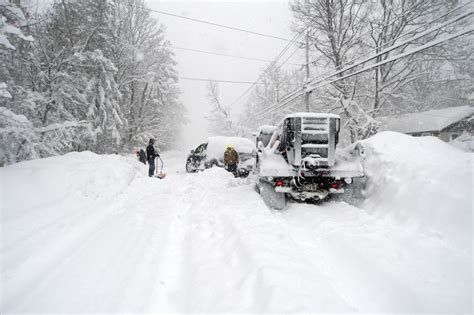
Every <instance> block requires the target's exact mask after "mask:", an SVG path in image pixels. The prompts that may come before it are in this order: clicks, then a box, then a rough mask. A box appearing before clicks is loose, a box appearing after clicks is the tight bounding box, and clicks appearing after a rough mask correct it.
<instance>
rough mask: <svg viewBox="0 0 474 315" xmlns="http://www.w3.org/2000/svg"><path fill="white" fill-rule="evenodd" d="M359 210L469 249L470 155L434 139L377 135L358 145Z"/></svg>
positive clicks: (392, 133)
mask: <svg viewBox="0 0 474 315" xmlns="http://www.w3.org/2000/svg"><path fill="white" fill-rule="evenodd" d="M361 142H362V144H363V146H364V150H365V162H364V166H365V173H366V177H367V180H368V181H367V185H366V190H365V195H366V197H367V200H366V201H365V202H364V204H363V205H362V207H363V208H365V209H367V210H369V211H371V212H373V213H374V214H375V215H380V216H383V215H389V216H391V217H393V218H395V219H396V220H397V221H398V222H400V223H403V224H406V225H407V226H411V227H414V228H421V229H423V230H425V232H427V233H435V234H438V236H439V237H440V238H449V239H450V240H451V241H453V243H454V244H456V243H457V244H459V245H460V246H461V248H465V249H470V248H471V242H472V239H471V230H472V155H471V154H469V153H465V152H462V151H460V150H458V149H456V148H453V147H452V146H450V145H448V144H446V143H444V142H442V141H441V140H439V139H437V138H434V137H421V138H417V137H411V136H407V135H404V134H400V133H396V132H382V133H379V134H377V135H375V136H373V137H371V138H369V139H367V140H364V141H361Z"/></svg>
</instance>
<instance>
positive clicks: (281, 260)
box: [0, 152, 472, 313]
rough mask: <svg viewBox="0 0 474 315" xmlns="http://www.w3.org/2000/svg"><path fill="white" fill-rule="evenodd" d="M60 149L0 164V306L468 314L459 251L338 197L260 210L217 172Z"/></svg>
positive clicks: (249, 184)
mask: <svg viewBox="0 0 474 315" xmlns="http://www.w3.org/2000/svg"><path fill="white" fill-rule="evenodd" d="M163 159H164V160H165V163H166V165H165V171H166V172H167V174H168V175H167V177H166V179H164V180H158V179H150V178H147V177H146V176H145V174H146V171H147V169H146V167H145V166H144V165H142V164H139V163H138V161H136V160H135V159H134V158H133V157H122V156H114V155H111V156H98V155H95V154H92V153H87V152H85V153H70V154H68V155H65V156H62V157H54V158H48V159H43V160H38V161H30V162H24V163H20V164H17V165H14V166H12V167H8V168H5V169H3V170H2V173H1V176H2V189H1V191H2V217H1V228H2V230H1V236H2V238H1V249H0V250H1V251H0V254H1V267H2V274H1V277H2V278H1V283H2V285H1V298H2V299H1V310H2V312H107V313H109V312H191V311H192V312H319V311H331V312H333V311H346V312H350V311H360V312H401V311H405V312H407V311H408V312H435V311H436V312H470V310H471V307H472V305H471V298H472V269H471V268H472V251H471V248H461V247H459V246H455V244H453V243H452V242H450V241H449V239H446V238H445V237H444V236H443V235H441V234H439V233H436V232H434V231H431V232H430V230H429V229H427V230H420V229H419V228H415V227H414V226H412V225H403V224H397V223H396V221H394V220H393V219H392V218H391V217H387V216H379V215H376V214H374V213H371V212H370V211H367V210H364V209H362V208H357V207H354V206H351V205H349V204H347V203H345V202H335V201H332V202H326V203H323V204H321V205H310V204H297V203H291V204H290V205H289V208H288V209H287V210H285V211H274V210H269V209H268V208H267V207H266V206H265V204H264V203H263V201H262V200H261V199H260V197H259V195H258V194H257V193H256V192H255V191H254V187H253V181H252V179H235V178H233V177H232V176H231V175H230V174H228V173H226V172H225V171H224V170H222V169H219V168H214V169H211V170H207V171H205V172H201V173H197V174H187V173H185V172H184V161H185V156H183V154H180V153H179V152H168V153H165V154H163Z"/></svg>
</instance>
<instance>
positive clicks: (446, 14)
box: [312, 3, 472, 80]
mask: <svg viewBox="0 0 474 315" xmlns="http://www.w3.org/2000/svg"><path fill="white" fill-rule="evenodd" d="M467 5H468V3H466V4H464V5H462V6H460V7H457V8H455V9H453V10H451V11H449V12H447V13H445V14H443V15H441V16H439V17H437V18H435V19H433V20H431V21H429V22H426V23H424V24H423V25H421V26H419V27H417V28H415V29H414V30H411V31H410V32H407V33H405V34H402V35H400V36H398V37H397V38H394V39H392V40H391V41H390V42H393V43H394V42H395V41H396V40H398V39H400V38H403V37H406V36H407V35H410V34H413V33H414V32H416V31H417V30H419V29H421V28H423V27H425V26H426V25H428V24H431V23H433V22H436V21H438V20H440V19H442V18H444V17H446V16H448V15H449V14H451V13H453V12H455V11H457V10H459V9H462V8H463V7H465V6H467ZM413 7H415V6H413ZM413 7H412V8H413ZM469 14H472V11H471V12H470V13H469ZM469 14H468V15H469ZM405 15H406V14H402V15H400V16H399V17H398V18H396V19H395V20H394V21H392V23H390V24H388V25H387V26H389V25H393V24H394V23H395V22H396V21H397V20H399V19H400V18H401V17H403V16H405ZM461 18H464V17H461ZM449 24H450V23H449ZM444 26H446V25H444ZM444 26H442V27H444ZM369 32H370V31H369ZM369 32H366V33H364V34H362V35H361V36H359V37H356V38H355V39H359V38H362V37H364V36H365V35H367V34H368V33H369ZM388 45H389V43H385V44H383V45H380V46H378V47H375V48H374V49H372V50H370V51H369V52H367V53H365V54H363V55H361V56H358V57H356V58H353V59H351V60H349V61H347V62H345V63H343V64H342V65H340V66H339V68H340V67H343V66H346V65H349V64H350V63H352V62H354V61H356V60H359V59H361V58H362V57H364V56H367V55H369V54H370V53H372V52H374V51H375V52H376V51H378V50H379V49H380V48H383V47H386V46H388ZM396 48H398V47H396ZM387 52H389V51H386V52H385V53H387ZM382 54H384V53H381V54H380V55H382ZM375 57H377V56H374V58H375ZM313 62H314V61H313ZM336 71H337V69H336ZM331 72H332V70H330V71H326V72H323V73H321V74H320V75H318V76H316V77H314V78H313V79H312V80H315V79H318V78H322V77H323V76H324V75H325V74H328V73H331ZM331 76H332V75H330V76H328V77H331Z"/></svg>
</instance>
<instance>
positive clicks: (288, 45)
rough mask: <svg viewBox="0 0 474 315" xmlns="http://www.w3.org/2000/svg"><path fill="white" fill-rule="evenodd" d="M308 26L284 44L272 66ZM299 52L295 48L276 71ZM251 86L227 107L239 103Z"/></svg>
mask: <svg viewBox="0 0 474 315" xmlns="http://www.w3.org/2000/svg"><path fill="white" fill-rule="evenodd" d="M308 27H309V25H308V26H306V28H305V29H303V30H302V31H300V32H298V33H297V34H295V36H293V38H292V39H291V41H290V42H289V43H288V44H286V46H285V47H284V48H283V49H282V50H281V51H280V53H279V54H278V56H276V57H275V59H274V62H273V64H276V63H277V62H278V60H279V59H280V58H281V57H282V56H283V55H284V54H285V52H286V51H287V50H288V49H289V48H290V46H291V45H292V43H294V42H296V40H297V39H298V38H299V37H300V36H301V34H303V32H305V31H306V30H307V29H308ZM298 50H299V48H298V47H297V48H296V49H295V50H294V51H293V53H292V54H291V55H290V56H289V57H288V58H286V59H285V61H284V62H283V63H282V64H281V65H280V66H279V67H278V69H280V68H281V67H282V66H283V65H284V64H285V62H287V61H288V60H289V59H290V58H291V57H292V56H293V55H294V54H295V53H296V52H297V51H298ZM264 73H265V72H262V73H261V74H260V75H259V76H258V78H257V80H255V82H258V80H260V78H261V77H262V76H263V74H264ZM252 87H253V85H251V86H249V88H248V89H247V90H245V91H244V93H242V94H241V95H240V96H239V97H238V98H237V99H235V100H234V101H233V102H232V103H231V104H230V105H229V107H232V106H233V105H234V104H236V103H237V102H239V101H240V100H241V99H242V98H243V97H244V96H245V95H246V94H247V93H248V92H249V91H250V90H251V89H252Z"/></svg>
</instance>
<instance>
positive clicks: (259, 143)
mask: <svg viewBox="0 0 474 315" xmlns="http://www.w3.org/2000/svg"><path fill="white" fill-rule="evenodd" d="M257 148H258V150H259V151H262V150H263V142H262V141H259V142H258V144H257Z"/></svg>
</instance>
